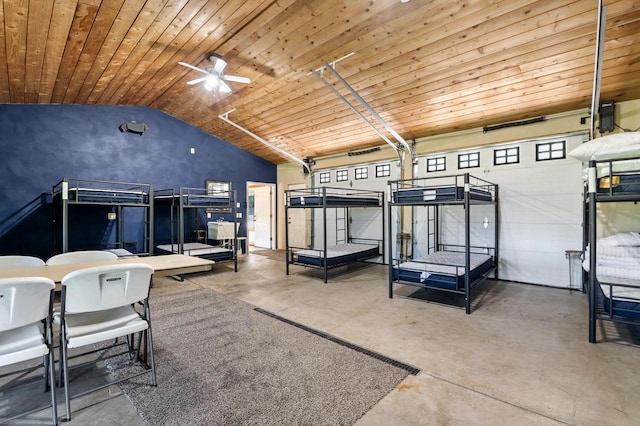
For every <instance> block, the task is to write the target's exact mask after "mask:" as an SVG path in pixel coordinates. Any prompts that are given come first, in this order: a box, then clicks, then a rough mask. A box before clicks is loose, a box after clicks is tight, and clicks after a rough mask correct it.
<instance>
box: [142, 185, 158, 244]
mask: <svg viewBox="0 0 640 426" xmlns="http://www.w3.org/2000/svg"><path fill="white" fill-rule="evenodd" d="M154 199H155V195H154V193H153V185H149V202H148V204H147V228H146V230H145V231H146V233H147V239H146V241H147V244H148V245H149V247H148V249H147V253H149V255H151V256H153V250H154V249H155V241H154V238H155V237H154V229H156V228H155V224H154V212H155V207H154V205H153V202H154Z"/></svg>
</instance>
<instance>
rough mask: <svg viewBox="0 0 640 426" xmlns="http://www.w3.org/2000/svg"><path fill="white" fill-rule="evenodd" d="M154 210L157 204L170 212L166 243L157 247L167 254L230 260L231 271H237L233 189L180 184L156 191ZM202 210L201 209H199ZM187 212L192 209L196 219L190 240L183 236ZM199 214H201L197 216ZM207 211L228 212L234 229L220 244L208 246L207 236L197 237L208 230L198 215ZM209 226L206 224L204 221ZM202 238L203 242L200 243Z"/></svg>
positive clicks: (236, 236)
mask: <svg viewBox="0 0 640 426" xmlns="http://www.w3.org/2000/svg"><path fill="white" fill-rule="evenodd" d="M155 205H156V210H157V209H158V207H161V206H166V207H168V208H169V215H170V219H169V220H170V225H169V227H170V240H169V241H168V242H167V244H160V245H158V246H157V247H156V248H157V249H158V250H160V251H163V252H167V253H178V254H186V255H189V256H196V257H200V258H203V259H209V260H213V261H215V262H222V261H233V263H234V270H235V271H236V272H238V256H237V248H238V232H237V229H238V225H239V223H238V222H237V215H236V192H235V191H232V190H214V189H211V188H209V189H207V188H186V187H181V188H180V189H179V190H178V191H176V190H174V189H163V190H158V191H156V193H155ZM203 209H204V210H205V212H202V210H203ZM188 211H193V213H194V221H195V228H196V229H195V230H194V233H195V236H194V238H193V239H190V240H191V241H187V239H186V238H185V216H186V214H187V212H188ZM199 213H204V215H202V216H201V215H200V214H199ZM207 214H209V215H210V214H227V215H231V216H232V219H233V222H231V221H229V222H228V223H232V224H233V225H232V226H233V228H235V230H236V232H233V235H231V236H230V237H227V238H225V240H224V242H221V243H220V244H219V245H210V244H208V243H209V238H208V236H207V237H202V238H199V236H198V234H199V232H198V231H200V233H201V234H202V235H203V236H205V235H207V229H208V228H206V229H200V228H199V227H198V225H197V224H198V222H199V221H200V219H199V218H200V217H203V216H204V217H206V215H207ZM205 225H207V226H208V224H205ZM203 240H204V242H203Z"/></svg>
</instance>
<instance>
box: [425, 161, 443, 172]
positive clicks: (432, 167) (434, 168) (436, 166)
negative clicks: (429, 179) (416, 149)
mask: <svg viewBox="0 0 640 426" xmlns="http://www.w3.org/2000/svg"><path fill="white" fill-rule="evenodd" d="M446 169H447V159H446V158H445V157H433V158H427V173H430V172H441V171H443V170H446Z"/></svg>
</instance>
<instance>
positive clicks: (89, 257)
mask: <svg viewBox="0 0 640 426" xmlns="http://www.w3.org/2000/svg"><path fill="white" fill-rule="evenodd" d="M117 259H118V255H116V254H115V253H111V252H110V251H104V250H80V251H69V252H67V253H60V254H56V255H54V256H51V257H50V258H49V259H48V260H47V265H68V264H70V263H81V262H93V261H99V260H117Z"/></svg>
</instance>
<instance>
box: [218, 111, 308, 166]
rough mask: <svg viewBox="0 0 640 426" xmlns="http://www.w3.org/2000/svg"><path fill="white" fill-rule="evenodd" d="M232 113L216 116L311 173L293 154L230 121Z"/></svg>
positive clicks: (305, 164)
mask: <svg viewBox="0 0 640 426" xmlns="http://www.w3.org/2000/svg"><path fill="white" fill-rule="evenodd" d="M233 111H235V109H232V110H231V111H227V112H225V113H224V114H220V115H219V116H218V118H219V119H221V120H222V121H224V122H226V123H229V124H231V125H232V126H233V127H235V128H236V129H238V130H241V131H243V132H244V133H246V134H247V135H249V136H251V137H252V138H254V139H256V140H257V141H259V142H261V143H263V144H265V145H266V146H268V147H269V148H271V149H273V150H274V151H277V152H279V153H280V154H282V155H284V156H285V157H288V158H290V159H292V160H293V161H295V162H297V163H300V164H302V167H304V168H305V169H307V171H308V172H309V173H311V168H310V167H309V165H308V164H307V163H305V162H304V161H303V160H301V159H299V158H298V157H296V156H295V155H293V154H290V153H288V152H287V151H285V150H283V149H282V148H279V147H277V146H275V145H274V144H272V143H270V142H267V141H266V140H264V139H262V138H261V137H260V136H258V135H256V134H255V133H252V132H251V131H249V130H247V129H245V128H244V127H242V126H240V125H239V124H236V123H234V122H233V121H231V120H230V119H229V114H231V113H232V112H233Z"/></svg>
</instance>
